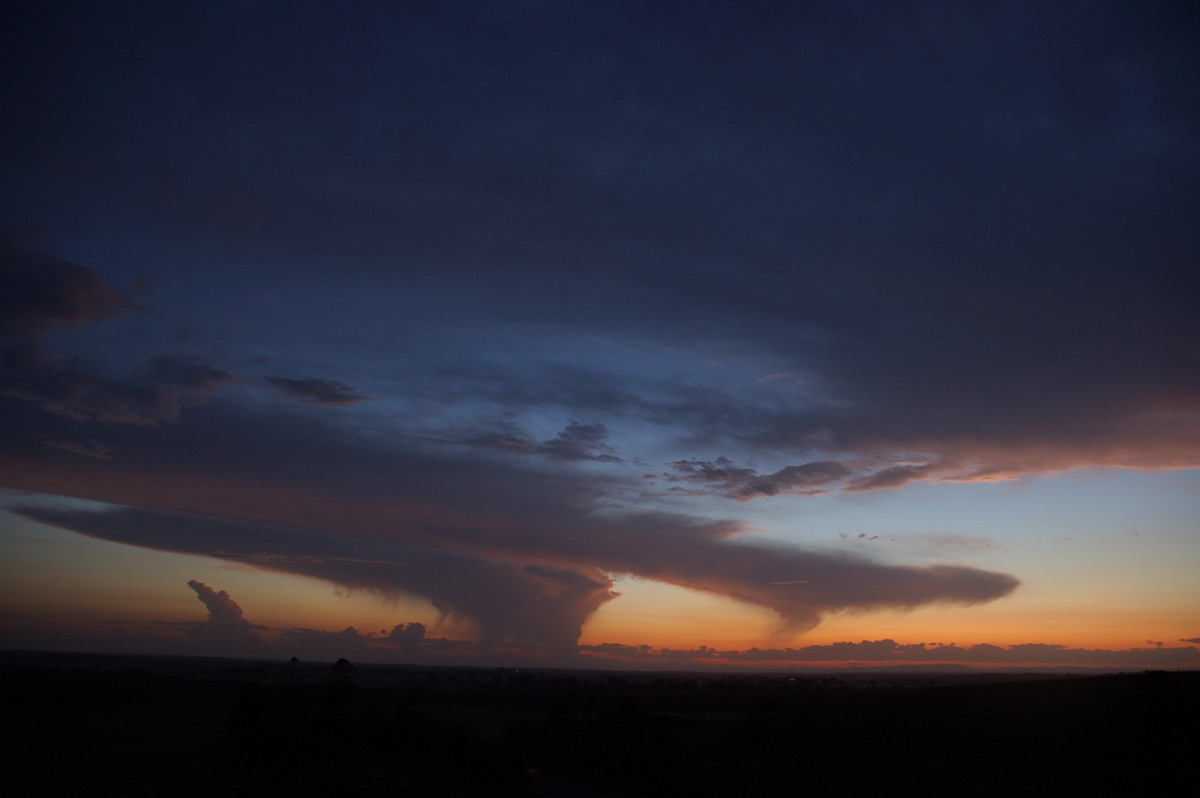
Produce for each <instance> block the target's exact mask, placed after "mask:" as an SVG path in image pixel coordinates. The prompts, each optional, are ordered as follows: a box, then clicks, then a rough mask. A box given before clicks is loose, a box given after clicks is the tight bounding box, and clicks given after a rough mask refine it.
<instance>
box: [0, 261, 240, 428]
mask: <svg viewBox="0 0 1200 798" xmlns="http://www.w3.org/2000/svg"><path fill="white" fill-rule="evenodd" d="M0 297H3V299H0V331H2V334H0V343H2V344H3V347H2V348H0V395H4V396H13V397H18V398H20V399H26V400H30V401H34V402H37V403H38V404H40V405H41V406H42V407H43V408H45V409H46V410H49V411H51V412H53V413H59V414H62V415H65V416H68V417H70V418H73V419H76V420H97V421H110V422H118V423H129V424H155V423H157V422H159V421H176V420H178V417H179V409H180V405H181V401H183V400H184V399H185V397H189V396H191V397H198V396H205V395H208V394H211V393H213V392H214V391H216V390H218V389H220V388H221V387H222V386H224V385H225V384H227V383H229V382H231V381H232V380H234V379H235V376H236V375H234V374H233V373H231V372H228V371H223V370H220V369H217V368H214V367H212V366H209V365H206V364H201V363H194V362H189V361H185V360H182V359H179V358H176V357H171V356H165V355H164V356H159V357H156V358H153V359H152V360H151V361H150V362H149V363H148V364H147V365H146V367H145V369H144V370H143V373H141V374H139V375H137V376H135V377H131V378H129V379H125V380H122V379H117V378H113V377H111V376H109V375H106V374H104V373H103V372H102V370H101V369H99V368H98V367H97V366H96V365H95V364H90V363H86V362H84V361H83V360H82V359H80V358H78V357H74V356H71V355H69V354H68V353H66V352H62V351H59V350H57V349H54V348H52V347H50V346H48V345H46V344H45V343H43V341H42V339H44V338H46V337H47V336H48V335H50V334H51V333H52V332H54V330H55V329H56V328H60V327H65V326H73V325H79V324H85V323H94V322H99V321H103V320H105V319H111V318H114V317H116V316H119V315H124V314H128V313H132V312H134V311H136V310H138V308H137V305H136V304H135V303H134V301H133V300H132V299H131V297H130V296H129V295H128V294H124V293H122V292H120V291H117V290H116V289H115V288H113V287H112V286H111V285H110V284H109V283H108V281H107V280H106V279H105V278H104V276H103V275H101V274H100V273H99V272H97V271H95V270H94V269H89V268H86V267H84V266H79V265H78V264H74V263H68V262H66V261H63V260H59V259H58V258H54V257H52V256H49V255H44V254H41V253H36V252H30V251H27V250H24V249H21V248H19V247H17V246H16V245H14V244H11V243H10V242H8V241H0Z"/></svg>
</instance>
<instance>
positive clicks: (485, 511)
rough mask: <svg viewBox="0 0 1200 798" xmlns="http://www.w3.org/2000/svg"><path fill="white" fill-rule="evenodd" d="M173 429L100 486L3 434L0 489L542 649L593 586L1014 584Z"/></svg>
mask: <svg viewBox="0 0 1200 798" xmlns="http://www.w3.org/2000/svg"><path fill="white" fill-rule="evenodd" d="M188 420H189V423H188V424H184V425H176V426H171V427H163V428H158V429H155V430H149V429H146V428H137V427H127V428H123V429H122V430H121V431H122V432H124V433H125V434H124V435H123V436H122V439H121V440H120V442H119V448H120V451H121V458H120V460H119V463H110V464H108V465H111V466H113V468H110V469H108V470H104V471H98V470H96V469H93V468H89V467H88V463H91V462H97V463H99V462H102V461H94V460H90V459H87V458H78V457H75V458H70V459H69V460H68V459H64V458H62V457H56V456H54V455H55V454H56V453H55V450H53V449H50V448H48V447H45V446H40V447H39V446H34V445H32V444H25V445H23V446H22V445H21V443H20V436H19V435H16V434H12V435H9V436H8V440H6V441H5V444H6V449H7V450H8V451H9V452H11V456H10V457H9V458H7V459H6V461H5V462H4V464H3V468H2V470H0V479H3V481H4V482H5V484H9V485H12V486H14V487H19V488H22V489H25V490H31V491H38V492H43V493H51V494H54V493H59V494H68V495H86V496H87V497H89V498H93V499H97V500H101V501H107V502H112V503H116V504H123V505H128V506H129V507H130V508H131V509H124V510H115V511H113V512H109V513H100V514H88V513H70V512H63V511H59V510H55V509H47V508H27V509H26V510H25V512H26V513H27V514H29V515H30V517H33V518H36V519H39V520H42V521H45V522H48V523H55V524H59V525H62V526H64V527H66V528H69V529H73V530H75V531H80V532H84V533H87V534H93V535H96V536H99V537H103V538H106V539H113V540H118V541H121V542H126V543H130V544H132V545H140V546H146V547H151V548H163V549H166V550H170V551H184V552H188V553H192V554H205V555H208V556H214V557H223V558H230V559H236V560H239V561H242V562H246V563H250V564H253V565H255V566H257V567H262V568H269V569H277V570H284V571H288V572H290V573H298V574H304V575H308V576H314V577H318V578H322V579H326V580H328V581H331V582H335V583H337V584H344V585H349V586H351V587H362V588H369V589H372V590H377V591H381V592H389V591H401V592H407V593H413V594H417V595H421V596H425V597H428V598H430V599H431V600H432V601H433V602H434V604H435V606H439V607H441V608H442V609H443V610H444V611H447V612H451V613H454V614H456V615H461V616H463V617H467V618H470V619H471V620H472V621H474V622H475V623H476V624H477V625H478V626H479V627H480V629H481V630H482V631H483V632H484V634H485V636H487V637H489V638H492V639H497V640H510V641H520V642H525V643H529V644H535V643H536V644H539V645H548V646H550V647H551V648H552V649H553V650H555V651H563V650H567V649H568V648H569V647H570V646H571V645H573V644H574V641H575V639H577V637H578V636H579V632H580V628H581V626H582V624H583V622H584V621H585V620H586V619H587V617H588V616H589V615H590V614H591V613H592V612H594V611H595V610H596V609H597V608H598V607H599V606H600V605H601V604H602V603H603V602H604V601H606V600H608V599H610V598H611V597H612V594H611V582H610V580H609V577H608V574H620V573H631V574H636V575H638V576H642V577H646V578H650V579H656V580H660V581H664V582H668V583H671V584H676V585H680V586H683V587H687V588H691V589H695V590H702V591H706V592H710V593H714V594H717V595H723V596H729V597H731V598H734V599H737V600H740V601H747V602H752V603H755V604H759V605H761V606H764V607H768V608H770V609H773V610H775V611H776V612H778V613H779V614H780V616H781V617H782V618H783V619H784V620H785V621H786V622H787V623H789V624H790V625H792V626H794V627H795V628H798V629H804V628H809V627H811V626H813V625H815V624H816V623H818V622H819V620H820V618H821V616H822V615H824V614H825V613H828V612H832V611H836V610H839V609H850V608H854V609H871V608H885V607H914V606H920V605H923V604H928V603H937V602H952V603H965V604H971V603H976V602H982V601H990V600H993V599H996V598H999V597H1002V596H1004V595H1007V594H1008V593H1010V592H1011V591H1012V590H1013V589H1014V588H1015V586H1016V584H1017V582H1016V580H1015V579H1014V578H1013V577H1011V576H1008V575H1006V574H1000V573H993V572H988V571H983V570H979V569H974V568H970V567H967V566H960V565H941V564H938V565H930V566H920V567H918V566H898V565H888V564H884V563H878V562H874V561H871V560H866V559H860V558H855V557H850V556H846V555H843V554H830V553H822V552H814V551H806V550H803V549H799V548H790V547H784V546H763V545H753V544H751V543H747V542H744V541H740V540H738V541H734V540H729V538H730V537H731V536H732V535H734V534H736V533H737V532H739V531H741V530H740V527H739V526H738V525H737V524H735V523H732V522H729V521H710V520H703V519H693V518H689V517H687V516H685V515H681V514H677V513H663V512H657V513H656V512H646V511H638V510H623V511H621V510H613V509H602V507H603V506H604V504H605V503H606V502H605V497H606V493H609V494H612V495H613V496H616V497H619V496H620V487H621V481H620V480H610V481H609V488H608V490H605V489H603V487H604V481H603V480H599V481H598V480H597V479H596V478H594V477H589V476H586V475H584V474H581V473H574V472H568V471H564V470H562V469H558V470H556V471H542V470H539V469H532V468H522V467H517V466H515V465H513V464H511V463H508V462H503V461H496V460H492V459H486V460H482V459H481V460H473V459H470V458H466V457H462V456H454V457H444V456H439V455H434V454H430V453H422V452H419V451H406V450H403V449H391V448H387V447H382V446H381V445H380V444H379V443H378V442H375V443H373V442H371V441H370V440H368V439H359V438H355V437H354V436H352V435H348V434H347V433H345V432H344V431H338V430H336V429H335V428H333V427H328V426H324V425H322V424H320V423H318V422H317V421H315V420H313V419H306V418H303V417H285V416H281V415H279V414H274V415H269V416H268V415H257V414H246V413H245V412H243V411H237V412H231V410H230V409H229V408H224V409H222V408H220V407H217V406H216V405H208V406H204V407H197V408H195V409H194V411H193V412H192V413H190V414H189V417H188ZM64 423H65V422H64ZM193 436H198V441H199V440H204V441H206V442H208V446H201V445H198V441H197V443H195V444H194V443H192V442H191V438H192V437H193ZM300 442H302V445H303V448H302V449H301V450H300V451H302V452H303V456H297V448H296V447H297V445H298V444H299V443H300ZM113 445H114V446H117V445H118V444H117V442H115V441H114V444H113ZM214 446H217V447H218V449H217V450H214V448H213V447H214ZM216 451H219V455H217V454H215V452H216ZM168 452H169V453H170V455H169V456H164V453H168ZM132 508H144V509H132ZM168 513H169V514H168Z"/></svg>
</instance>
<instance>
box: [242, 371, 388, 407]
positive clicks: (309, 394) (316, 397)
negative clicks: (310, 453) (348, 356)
mask: <svg viewBox="0 0 1200 798" xmlns="http://www.w3.org/2000/svg"><path fill="white" fill-rule="evenodd" d="M263 381H264V382H266V383H267V385H269V386H270V387H271V388H273V389H274V390H276V391H278V392H279V393H281V394H283V395H284V396H286V397H288V398H289V399H295V400H296V401H298V402H304V403H306V404H310V405H332V406H345V405H353V404H357V403H359V402H365V401H367V400H368V399H371V398H372V397H370V396H367V395H366V394H364V393H359V392H357V391H355V389H354V388H352V387H351V386H349V385H347V384H346V383H344V382H338V381H337V380H320V379H316V378H314V377H309V378H307V379H302V380H298V379H293V378H291V377H266V376H264V377H263Z"/></svg>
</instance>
